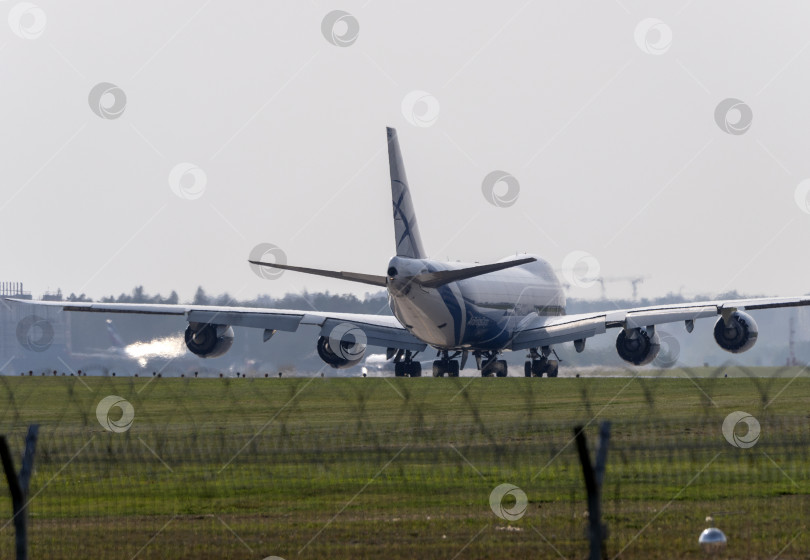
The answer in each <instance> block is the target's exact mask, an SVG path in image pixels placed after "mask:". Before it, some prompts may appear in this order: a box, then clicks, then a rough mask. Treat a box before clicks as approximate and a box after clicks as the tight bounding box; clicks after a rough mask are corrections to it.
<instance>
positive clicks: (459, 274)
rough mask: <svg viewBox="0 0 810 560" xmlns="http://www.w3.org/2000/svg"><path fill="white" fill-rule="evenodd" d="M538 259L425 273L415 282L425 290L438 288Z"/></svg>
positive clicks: (418, 275)
mask: <svg viewBox="0 0 810 560" xmlns="http://www.w3.org/2000/svg"><path fill="white" fill-rule="evenodd" d="M536 260H537V259H535V258H534V257H527V258H525V259H518V260H515V261H507V262H500V263H495V264H482V265H480V266H471V267H469V268H462V269H460V270H442V271H440V272H424V273H422V274H417V275H416V276H414V277H413V282H414V283H416V284H419V285H420V286H422V287H423V288H438V287H439V286H444V285H445V284H449V283H450V282H457V281H459V280H466V279H467V278H474V277H476V276H481V275H482V274H489V273H490V272H495V271H497V270H503V269H505V268H512V267H513V266H520V265H522V264H526V263H530V262H534V261H536Z"/></svg>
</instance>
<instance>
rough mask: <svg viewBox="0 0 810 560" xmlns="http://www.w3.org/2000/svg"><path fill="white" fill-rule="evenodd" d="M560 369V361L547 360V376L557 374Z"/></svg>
mask: <svg viewBox="0 0 810 560" xmlns="http://www.w3.org/2000/svg"><path fill="white" fill-rule="evenodd" d="M559 371H560V362H558V361H557V360H549V361H548V376H549V377H557V374H558V373H559Z"/></svg>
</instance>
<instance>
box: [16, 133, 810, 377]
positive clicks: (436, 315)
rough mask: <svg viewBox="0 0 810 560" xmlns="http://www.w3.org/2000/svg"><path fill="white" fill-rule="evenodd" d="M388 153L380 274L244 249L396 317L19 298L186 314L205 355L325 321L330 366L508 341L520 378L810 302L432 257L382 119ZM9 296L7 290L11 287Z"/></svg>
mask: <svg viewBox="0 0 810 560" xmlns="http://www.w3.org/2000/svg"><path fill="white" fill-rule="evenodd" d="M386 132H387V140H388V163H389V171H390V180H391V196H392V204H393V218H394V243H395V248H396V254H395V255H394V256H393V257H391V259H390V260H389V261H388V266H387V269H386V273H385V274H382V275H376V274H364V273H357V272H346V271H335V270H323V269H317V268H306V267H300V266H292V265H287V264H282V263H278V262H276V263H271V262H265V261H263V260H254V259H249V262H250V263H251V265H252V266H254V267H270V268H274V269H279V270H286V271H292V272H298V273H305V274H314V275H319V276H325V277H329V278H336V279H343V280H348V281H352V282H360V283H363V284H369V285H372V286H377V287H380V288H384V289H386V290H387V292H388V302H389V306H390V308H391V311H392V312H393V316H383V315H360V314H351V313H328V312H315V311H296V310H281V309H264V308H245V307H222V306H198V305H151V304H119V303H92V302H87V303H65V302H37V301H31V300H15V301H19V302H20V303H24V304H34V305H50V306H60V307H62V309H63V310H65V311H89V312H109V313H145V314H158V315H182V316H184V317H185V319H186V320H187V321H188V327H187V328H186V331H185V343H186V346H187V347H188V349H189V350H190V351H191V352H193V353H194V354H196V355H197V356H201V357H208V358H213V357H218V356H221V355H223V354H224V353H225V352H227V351H228V349H229V348H230V347H231V345H232V344H233V337H234V331H233V328H232V327H233V326H243V327H253V328H258V329H262V330H263V333H264V334H263V339H264V341H265V342H266V341H268V340H270V339H271V338H272V337H273V335H274V334H275V333H276V332H277V331H296V330H297V329H298V327H299V326H302V325H315V326H318V327H320V336H319V338H318V340H317V346H316V347H317V351H318V355H319V356H320V357H321V359H322V360H323V361H324V362H325V363H326V364H328V365H329V366H332V367H334V368H348V367H352V366H354V365H356V364H358V363H360V361H361V360H362V359H363V357H364V355H365V351H366V348H367V346H378V347H382V348H386V349H387V350H386V357H387V358H388V359H391V358H393V362H394V364H395V375H396V376H398V377H402V376H410V377H419V376H421V375H422V366H421V363H420V362H419V361H418V360H416V359H415V358H416V356H417V354H418V353H420V352H424V351H426V350H427V349H428V348H429V347H430V348H432V349H433V350H435V351H437V356H436V358H437V359H436V360H434V361H433V375H434V376H435V377H443V376H444V375H449V376H453V377H455V376H458V374H459V369H461V368H463V367H464V365H465V363H466V361H467V359H468V357H469V356H470V355H472V356H474V357H475V361H476V367H477V369H478V370H479V371H480V372H481V375H482V376H485V377H489V376H497V377H505V376H506V375H507V365H506V361H505V360H503V359H501V354H502V353H503V352H505V351H521V350H525V351H527V352H528V355H527V359H526V362H525V364H524V374H525V376H527V377H542V376H543V375H544V374H545V375H546V376H547V377H557V375H558V371H559V359H552V356H554V357H556V353H555V352H554V346H555V345H559V344H562V343H566V342H573V343H574V347H575V349H576V351H577V352H582V351H584V349H585V343H586V341H587V339H589V338H591V337H593V336H596V335H598V334H602V333H604V332H606V330H607V329H619V333H618V336H617V338H616V351H617V352H618V354H619V356H620V357H621V358H622V359H623V360H625V361H626V362H628V363H630V364H633V365H635V366H643V365H646V364H649V363H651V362H652V361H653V360H654V359H655V358H656V356H657V355H658V352H659V350H660V348H661V343H660V338H659V335H658V333H657V332H656V328H657V326H658V325H661V324H665V323H675V322H682V323H683V324H684V326H685V328H686V330H687V332H692V330H693V328H694V324H695V321H696V320H697V319H702V318H714V317H716V318H717V321H716V323H715V326H714V339H715V341H716V342H717V344H718V345H719V346H720V347H721V348H722V349H723V350H726V351H728V352H731V353H740V352H745V351H747V350H750V349H751V348H752V347H753V346H754V344H755V343H756V341H757V336H758V332H759V330H758V327H757V324H756V322H755V321H754V319H753V317H751V315H750V314H749V313H747V312H748V311H756V310H760V309H772V308H781V307H794V306H804V305H810V297H806V296H799V297H782V298H752V299H737V300H723V301H706V302H700V303H683V304H672V305H660V306H652V307H636V308H630V309H613V310H608V311H601V312H591V313H583V314H577V315H566V314H565V295H564V292H563V287H562V285H561V283H560V281H559V279H558V278H557V276H556V274H555V273H554V269H553V268H552V267H551V265H550V264H549V263H548V262H547V261H545V260H543V259H542V258H540V257H537V256H534V255H522V256H520V255H518V256H510V257H507V258H505V259H502V260H500V261H498V262H496V263H493V264H484V265H479V264H462V263H450V262H442V261H438V260H433V259H430V258H428V256H427V252H426V251H425V249H424V246H423V245H422V238H421V236H420V234H419V226H418V223H417V220H416V213H415V211H414V204H413V200H412V198H411V192H410V188H409V185H408V180H407V177H406V174H405V167H404V164H403V159H402V153H401V151H400V146H399V140H398V138H397V132H396V130H395V129H393V128H387V129H386ZM10 299H13V298H10Z"/></svg>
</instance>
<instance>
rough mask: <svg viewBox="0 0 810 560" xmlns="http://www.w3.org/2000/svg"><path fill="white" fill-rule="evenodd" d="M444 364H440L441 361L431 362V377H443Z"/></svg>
mask: <svg viewBox="0 0 810 560" xmlns="http://www.w3.org/2000/svg"><path fill="white" fill-rule="evenodd" d="M444 373H445V372H444V364H442V361H441V360H435V361H434V362H433V377H444Z"/></svg>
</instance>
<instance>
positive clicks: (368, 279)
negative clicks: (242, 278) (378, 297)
mask: <svg viewBox="0 0 810 560" xmlns="http://www.w3.org/2000/svg"><path fill="white" fill-rule="evenodd" d="M249 262H250V264H255V265H257V266H267V267H270V268H280V269H281V270H292V271H294V272H303V273H305V274H315V275H316V276H327V277H329V278H340V279H341V280H350V281H351V282H360V283H362V284H371V285H372V286H382V287H383V288H384V287H385V286H386V285H387V282H386V278H385V276H377V275H376V274H361V273H359V272H344V271H342V270H340V271H337V270H322V269H320V268H304V267H301V266H290V265H286V264H276V263H267V262H261V261H249Z"/></svg>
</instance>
